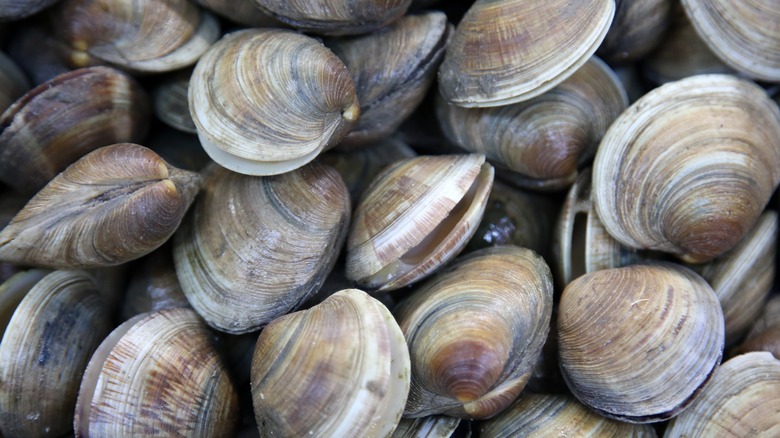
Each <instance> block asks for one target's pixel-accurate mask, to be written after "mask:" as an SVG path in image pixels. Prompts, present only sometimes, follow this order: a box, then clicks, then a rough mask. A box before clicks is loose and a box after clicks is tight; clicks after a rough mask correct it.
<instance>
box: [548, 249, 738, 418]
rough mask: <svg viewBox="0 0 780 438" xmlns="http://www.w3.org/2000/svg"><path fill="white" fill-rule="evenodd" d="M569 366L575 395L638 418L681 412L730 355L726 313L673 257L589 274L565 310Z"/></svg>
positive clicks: (573, 289)
mask: <svg viewBox="0 0 780 438" xmlns="http://www.w3.org/2000/svg"><path fill="white" fill-rule="evenodd" d="M558 335H559V352H560V360H561V370H562V371H563V376H564V378H565V380H566V383H567V385H568V386H569V388H570V389H571V391H572V393H573V394H574V395H575V396H576V397H577V398H578V399H579V400H580V401H581V402H583V403H584V404H585V405H587V406H588V407H590V408H591V409H593V410H594V411H596V412H598V413H599V414H601V415H604V416H606V417H609V418H614V419H617V420H620V421H627V422H631V423H647V422H654V421H662V420H666V419H669V418H671V417H674V416H675V415H677V414H679V413H680V411H682V410H683V409H684V408H685V407H686V406H687V405H689V404H690V403H691V401H693V400H694V399H695V398H696V396H697V395H698V394H699V393H700V392H701V390H702V388H704V387H705V385H706V384H707V382H708V381H709V379H710V377H711V375H712V373H713V371H715V369H716V368H717V366H718V365H719V364H720V361H721V357H722V355H723V342H724V325H723V312H722V311H721V308H720V303H719V302H718V298H717V296H716V295H715V293H714V292H713V290H712V288H711V287H710V286H709V284H707V282H706V281H705V280H704V279H703V278H701V277H700V276H699V275H697V274H696V273H694V272H693V271H691V270H689V269H686V268H684V267H682V266H679V265H674V264H671V263H665V264H655V265H633V266H628V267H624V268H614V269H606V270H602V271H597V272H592V273H589V274H585V275H583V276H581V277H579V278H578V279H576V280H574V281H572V282H571V283H569V284H568V285H567V286H566V289H564V291H563V295H562V297H561V301H560V306H559V309H558Z"/></svg>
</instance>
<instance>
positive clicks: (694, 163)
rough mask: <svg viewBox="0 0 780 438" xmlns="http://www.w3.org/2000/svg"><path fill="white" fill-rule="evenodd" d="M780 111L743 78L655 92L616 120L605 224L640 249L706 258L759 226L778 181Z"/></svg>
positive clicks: (598, 177)
mask: <svg viewBox="0 0 780 438" xmlns="http://www.w3.org/2000/svg"><path fill="white" fill-rule="evenodd" d="M779 145H780V110H778V107H777V105H776V104H775V103H774V102H772V100H771V99H769V97H768V96H767V95H766V93H765V92H764V90H763V89H761V88H759V87H758V86H756V85H755V84H753V83H751V82H748V81H746V80H743V79H738V78H736V77H732V76H725V75H701V76H694V77H690V78H686V79H683V80H680V81H676V82H672V83H669V84H666V85H664V86H661V87H659V88H656V89H654V90H653V91H651V92H649V93H647V94H646V95H645V96H644V97H642V98H641V99H639V100H638V101H637V102H636V103H634V105H632V106H631V107H629V108H628V109H627V110H626V111H625V112H624V113H623V114H621V116H620V117H618V118H617V120H615V122H614V123H613V124H612V126H611V127H610V128H609V130H608V131H607V134H606V135H605V136H604V139H603V140H602V142H601V145H600V146H599V150H598V152H597V154H596V160H595V162H594V165H593V198H594V202H595V204H596V209H597V211H598V214H599V217H600V218H601V221H602V223H603V224H604V227H605V228H606V229H607V231H609V234H611V235H612V236H613V237H614V238H615V239H617V240H618V241H620V242H621V243H623V244H625V245H627V246H630V247H632V248H637V249H654V250H659V251H664V252H669V253H674V254H677V255H678V256H680V257H682V258H683V259H684V260H686V261H690V262H699V263H701V262H705V261H708V260H711V259H713V258H715V257H717V256H719V255H721V254H723V253H724V252H726V251H728V250H729V249H731V248H733V247H734V246H735V245H736V244H737V242H739V241H740V240H741V239H742V238H743V237H744V236H745V234H746V233H747V232H748V231H749V230H750V229H751V228H752V227H753V225H754V224H755V222H756V221H757V220H758V217H759V215H760V214H761V212H762V211H763V209H764V207H765V206H766V204H767V202H768V201H769V197H770V196H771V195H772V192H773V191H774V189H775V187H777V185H778V181H780V147H779Z"/></svg>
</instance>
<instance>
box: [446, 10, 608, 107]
mask: <svg viewBox="0 0 780 438" xmlns="http://www.w3.org/2000/svg"><path fill="white" fill-rule="evenodd" d="M614 14H615V2H614V0H588V1H579V0H578V1H574V0H531V1H528V0H499V1H496V0H477V2H475V3H474V4H473V5H472V6H471V8H470V9H469V10H468V12H467V13H466V15H465V16H464V17H463V20H461V22H460V24H458V26H457V28H456V29H455V33H454V35H453V37H452V41H451V43H450V45H449V47H448V48H447V53H446V54H445V56H444V61H443V62H442V65H441V67H440V69H439V91H440V92H441V94H442V96H444V98H445V99H446V100H447V102H449V103H451V104H454V105H458V106H463V107H490V106H500V105H507V104H510V103H516V102H521V101H524V100H528V99H531V98H533V97H536V96H538V95H540V94H542V93H544V92H546V91H547V90H550V89H551V88H553V87H555V86H556V85H558V84H559V83H561V82H563V81H564V80H566V78H568V77H569V76H570V75H571V74H572V73H574V72H575V71H576V70H577V69H578V68H579V67H580V66H582V65H583V64H584V63H585V62H586V61H587V60H588V58H590V56H591V55H592V54H593V53H594V52H595V51H596V49H597V48H598V46H599V44H601V41H602V40H603V39H604V36H605V35H606V34H607V30H608V29H609V25H610V24H611V23H612V18H613V16H614ZM551 29H554V30H555V31H554V32H551V31H550V30H551Z"/></svg>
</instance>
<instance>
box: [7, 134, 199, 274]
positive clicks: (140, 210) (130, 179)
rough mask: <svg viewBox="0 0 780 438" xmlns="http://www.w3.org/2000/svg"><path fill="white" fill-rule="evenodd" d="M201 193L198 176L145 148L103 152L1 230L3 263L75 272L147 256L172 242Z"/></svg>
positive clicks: (126, 145) (67, 171)
mask: <svg viewBox="0 0 780 438" xmlns="http://www.w3.org/2000/svg"><path fill="white" fill-rule="evenodd" d="M199 188H200V177H199V176H198V174H196V173H194V172H189V171H186V170H181V169H177V168H175V167H171V166H170V165H168V163H166V162H165V161H163V160H162V159H161V158H160V157H159V156H158V155H157V154H155V153H154V152H152V151H151V150H149V149H147V148H145V147H143V146H139V145H135V144H130V143H121V144H116V145H111V146H105V147H102V148H100V149H98V150H96V151H93V152H91V153H89V154H87V155H86V156H84V157H82V158H81V159H80V160H79V161H77V162H75V163H74V164H72V165H71V166H69V167H68V168H67V169H65V171H64V172H62V173H60V174H59V175H57V176H56V177H55V178H54V179H53V180H52V181H51V182H50V183H49V184H47V185H46V187H44V188H43V189H42V190H41V191H40V192H38V194H36V195H35V196H34V197H33V198H32V199H31V200H30V202H28V203H27V205H25V206H24V208H23V209H22V211H20V212H19V213H18V214H17V215H16V216H15V217H14V218H13V220H11V223H9V224H8V226H6V227H5V228H3V230H2V231H0V261H5V262H12V263H17V264H21V265H36V266H47V267H61V268H66V269H72V268H85V267H101V266H113V265H118V264H121V263H124V262H127V261H130V260H133V259H136V258H139V257H141V256H143V255H145V254H148V253H150V252H151V251H153V250H154V249H155V248H157V247H159V246H160V245H162V244H163V243H164V242H165V241H166V240H168V238H169V237H170V236H171V235H172V234H173V232H174V231H175V230H176V228H177V227H178V226H179V222H181V220H182V218H183V217H184V213H185V212H186V211H187V208H188V207H189V205H190V203H192V201H193V199H194V198H195V195H196V194H197V192H198V189H199Z"/></svg>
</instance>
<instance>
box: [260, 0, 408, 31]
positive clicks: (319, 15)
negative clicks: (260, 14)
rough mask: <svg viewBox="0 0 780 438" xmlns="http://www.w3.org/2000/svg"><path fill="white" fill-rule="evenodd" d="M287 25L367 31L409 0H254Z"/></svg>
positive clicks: (400, 12)
mask: <svg viewBox="0 0 780 438" xmlns="http://www.w3.org/2000/svg"><path fill="white" fill-rule="evenodd" d="M253 2H254V3H255V5H257V6H258V7H259V8H260V9H261V10H263V11H265V12H266V13H267V14H269V15H271V16H272V17H274V18H276V19H277V20H279V21H281V22H283V23H287V24H289V25H290V26H292V27H294V28H296V29H299V30H303V31H305V32H312V33H318V34H324V35H351V34H360V33H369V32H371V31H374V30H376V29H379V28H380V27H383V26H385V25H387V24H389V23H391V22H393V21H395V20H397V19H399V18H401V16H403V15H404V13H406V10H407V9H408V8H409V5H410V4H411V3H412V0H361V1H354V0H286V1H278V0H253Z"/></svg>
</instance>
